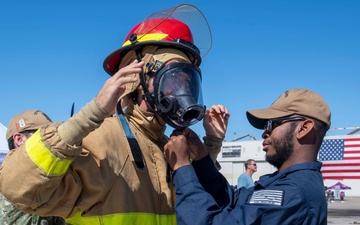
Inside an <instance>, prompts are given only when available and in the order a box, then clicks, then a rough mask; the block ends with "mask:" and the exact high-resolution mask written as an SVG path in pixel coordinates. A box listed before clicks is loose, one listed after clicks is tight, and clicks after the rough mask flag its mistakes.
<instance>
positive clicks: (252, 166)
mask: <svg viewBox="0 0 360 225" xmlns="http://www.w3.org/2000/svg"><path fill="white" fill-rule="evenodd" d="M244 166H245V172H244V173H243V174H241V175H240V176H239V177H238V184H237V188H241V187H246V188H251V187H252V186H254V181H253V179H252V175H253V173H255V172H256V171H257V165H256V162H255V160H253V159H248V160H247V161H246V162H245V163H244Z"/></svg>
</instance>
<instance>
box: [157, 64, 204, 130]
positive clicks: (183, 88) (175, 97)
mask: <svg viewBox="0 0 360 225" xmlns="http://www.w3.org/2000/svg"><path fill="white" fill-rule="evenodd" d="M153 72H155V71H154V70H153ZM153 97H154V102H155V106H156V110H157V113H158V114H159V115H160V116H161V118H163V119H164V120H165V122H166V123H167V124H169V125H170V126H172V127H174V128H175V129H180V130H182V129H184V128H186V127H188V126H190V125H192V124H195V123H197V122H198V121H200V120H202V119H203V117H204V114H205V109H206V107H205V106H204V105H203V98H202V90H201V71H200V69H199V67H197V66H195V65H193V64H190V63H182V62H174V63H171V64H169V65H167V66H165V67H163V68H162V69H160V70H159V71H158V72H156V76H155V80H154V94H153Z"/></svg>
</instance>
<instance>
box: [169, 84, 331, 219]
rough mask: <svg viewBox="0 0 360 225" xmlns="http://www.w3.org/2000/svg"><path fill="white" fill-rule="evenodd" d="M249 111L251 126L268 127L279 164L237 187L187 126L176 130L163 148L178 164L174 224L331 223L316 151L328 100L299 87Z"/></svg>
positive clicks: (267, 140)
mask: <svg viewBox="0 0 360 225" xmlns="http://www.w3.org/2000/svg"><path fill="white" fill-rule="evenodd" d="M246 115H247V118H248V120H249V122H250V124H251V125H252V126H254V127H255V128H257V129H264V132H263V134H262V137H263V139H264V141H263V150H264V151H265V152H266V156H265V157H266V161H267V162H269V163H270V164H272V165H273V166H275V167H276V168H277V171H276V172H274V173H273V174H269V175H265V176H261V177H260V179H259V180H258V181H256V182H255V186H254V188H250V189H245V188H240V189H235V188H234V187H233V186H231V185H230V184H229V183H228V182H227V180H226V179H225V177H224V176H223V175H222V174H221V173H220V172H219V171H217V170H216V168H215V167H214V164H213V162H212V160H211V158H210V157H209V155H208V153H207V152H206V149H205V148H204V147H203V146H202V143H201V141H200V139H199V138H198V137H196V135H194V134H193V132H191V130H190V129H188V130H187V131H186V132H185V133H180V132H178V131H174V132H173V133H172V135H171V139H170V141H169V142H168V143H167V144H166V145H165V154H166V157H167V159H168V161H169V163H170V166H171V167H172V168H173V170H174V172H173V179H174V185H175V189H176V206H175V209H176V215H177V222H178V223H177V224H178V225H205V224H206V225H208V224H212V225H220V224H227V225H235V224H242V225H245V224H268V225H288V224H307V225H325V224H327V206H326V199H325V195H324V183H323V179H322V174H321V171H320V169H321V165H322V164H321V162H318V161H317V155H318V152H319V149H320V146H321V143H322V141H323V138H324V136H325V134H326V132H327V130H328V129H329V128H330V117H331V116H330V115H331V113H330V108H329V106H328V104H327V103H326V102H325V100H324V99H323V98H322V97H321V96H320V95H319V94H317V93H315V92H313V91H311V90H308V89H300V88H295V89H291V90H288V91H285V92H284V93H283V94H282V95H281V96H280V97H279V98H278V99H277V100H276V101H274V102H273V104H271V105H270V107H269V108H264V109H258V110H249V111H247V113H246ZM189 158H192V159H193V161H192V163H191V164H190V163H189V160H188V159H189Z"/></svg>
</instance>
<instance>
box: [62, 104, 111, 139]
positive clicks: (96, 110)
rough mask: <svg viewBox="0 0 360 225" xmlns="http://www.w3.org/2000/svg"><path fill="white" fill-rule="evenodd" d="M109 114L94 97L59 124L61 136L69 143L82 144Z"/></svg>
mask: <svg viewBox="0 0 360 225" xmlns="http://www.w3.org/2000/svg"><path fill="white" fill-rule="evenodd" d="M108 116H109V115H108V114H107V113H106V112H105V111H104V110H103V109H101V108H100V107H99V106H98V104H97V103H96V101H95V99H93V100H92V101H91V102H89V103H88V104H86V105H85V106H84V107H82V108H81V110H80V112H78V113H76V114H74V115H73V116H72V117H71V118H69V119H68V120H67V121H66V122H64V123H63V124H61V125H60V126H59V128H58V133H59V136H60V137H61V138H62V140H63V141H64V142H65V143H67V144H68V145H80V144H81V141H82V139H83V138H84V137H86V136H87V135H88V134H89V133H90V132H91V131H93V130H94V129H96V128H98V127H99V126H100V125H101V123H102V122H103V121H104V119H105V118H106V117H108Z"/></svg>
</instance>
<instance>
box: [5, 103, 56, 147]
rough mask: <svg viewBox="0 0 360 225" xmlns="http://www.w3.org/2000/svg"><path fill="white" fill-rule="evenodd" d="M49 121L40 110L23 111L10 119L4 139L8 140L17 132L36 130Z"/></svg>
mask: <svg viewBox="0 0 360 225" xmlns="http://www.w3.org/2000/svg"><path fill="white" fill-rule="evenodd" d="M50 122H52V121H51V120H50V118H49V117H48V116H47V115H46V114H45V113H43V112H42V111H40V110H27V111H24V112H22V113H20V114H18V115H15V116H14V117H13V118H12V119H11V120H10V122H9V125H8V127H7V131H6V140H9V138H10V137H12V136H13V135H14V134H15V133H17V132H19V133H20V132H23V131H27V130H37V129H39V128H40V127H42V126H43V125H46V124H48V123H50Z"/></svg>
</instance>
